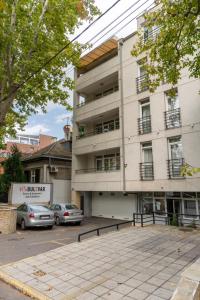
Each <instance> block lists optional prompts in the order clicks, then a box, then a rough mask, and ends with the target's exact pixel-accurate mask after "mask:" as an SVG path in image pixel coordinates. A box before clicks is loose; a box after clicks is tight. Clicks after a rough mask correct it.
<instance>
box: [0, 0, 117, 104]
mask: <svg viewBox="0 0 200 300" xmlns="http://www.w3.org/2000/svg"><path fill="white" fill-rule="evenodd" d="M120 1H121V0H117V1H115V2H114V4H113V5H111V6H110V7H109V8H108V9H107V10H106V11H105V12H104V13H102V14H101V15H100V16H99V17H98V18H97V19H96V20H94V21H93V22H92V23H90V24H89V25H88V26H87V27H86V28H85V29H83V30H82V31H81V32H80V33H79V34H78V35H77V36H75V37H74V38H73V39H72V40H70V41H69V42H68V43H67V44H66V45H65V46H63V47H62V48H61V49H60V50H59V51H58V52H56V54H54V55H53V56H52V57H51V58H50V59H48V60H47V61H46V62H45V63H44V64H43V65H42V66H41V67H39V68H38V69H37V70H36V71H35V72H33V73H32V74H31V75H29V76H28V77H27V78H26V79H24V80H23V81H22V82H21V83H20V84H19V85H18V86H17V87H16V88H15V89H14V90H13V91H12V92H10V93H9V94H8V95H7V96H5V97H4V98H3V99H2V100H1V101H4V100H6V99H7V98H9V97H10V96H11V95H13V94H14V93H15V92H16V91H17V90H19V89H20V88H21V87H22V86H24V85H25V83H27V82H28V81H29V80H30V79H32V78H33V77H34V76H35V75H37V74H38V73H39V72H40V71H41V70H43V69H44V67H46V66H47V65H48V64H49V63H50V62H52V60H54V59H55V58H56V57H57V56H58V55H60V54H61V53H62V52H63V51H64V50H65V49H66V48H68V47H69V46H70V45H71V44H72V43H73V42H74V41H76V40H77V39H78V38H79V37H80V36H81V35H82V34H83V33H85V32H86V31H87V30H88V29H89V28H90V27H92V26H93V25H94V24H95V23H96V22H97V21H98V20H100V19H101V18H102V17H103V16H105V15H106V14H107V13H108V12H109V11H110V10H111V9H112V8H114V7H115V6H116V5H117V4H118V3H119V2H120Z"/></svg>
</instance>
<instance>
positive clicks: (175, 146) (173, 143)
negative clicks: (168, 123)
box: [169, 136, 183, 160]
mask: <svg viewBox="0 0 200 300" xmlns="http://www.w3.org/2000/svg"><path fill="white" fill-rule="evenodd" d="M169 157H170V159H172V160H174V159H180V158H182V157H183V149H182V141H181V137H180V136H178V137H173V138H170V139H169Z"/></svg>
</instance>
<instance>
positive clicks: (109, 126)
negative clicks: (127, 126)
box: [95, 119, 119, 134]
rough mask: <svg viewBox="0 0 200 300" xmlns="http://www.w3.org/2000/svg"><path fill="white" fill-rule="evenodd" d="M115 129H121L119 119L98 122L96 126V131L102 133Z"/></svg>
mask: <svg viewBox="0 0 200 300" xmlns="http://www.w3.org/2000/svg"><path fill="white" fill-rule="evenodd" d="M115 129H119V119H116V120H111V121H108V122H103V123H101V124H97V125H96V128H95V133H96V134H100V133H104V132H109V131H113V130H115Z"/></svg>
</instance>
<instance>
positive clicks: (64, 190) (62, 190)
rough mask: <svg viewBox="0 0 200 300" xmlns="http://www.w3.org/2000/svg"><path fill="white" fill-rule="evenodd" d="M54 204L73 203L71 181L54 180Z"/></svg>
mask: <svg viewBox="0 0 200 300" xmlns="http://www.w3.org/2000/svg"><path fill="white" fill-rule="evenodd" d="M52 183H53V203H69V202H71V180H58V179H53V180H52Z"/></svg>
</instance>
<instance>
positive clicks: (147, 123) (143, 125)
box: [138, 116, 151, 134]
mask: <svg viewBox="0 0 200 300" xmlns="http://www.w3.org/2000/svg"><path fill="white" fill-rule="evenodd" d="M149 132H151V116H148V117H144V118H138V133H139V134H145V133H149Z"/></svg>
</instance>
